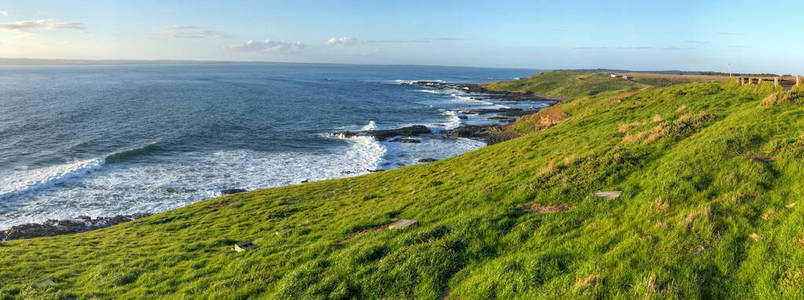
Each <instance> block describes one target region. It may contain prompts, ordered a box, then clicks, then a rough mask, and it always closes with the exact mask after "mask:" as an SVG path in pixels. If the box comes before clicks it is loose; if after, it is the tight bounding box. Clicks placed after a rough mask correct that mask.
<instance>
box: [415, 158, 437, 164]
mask: <svg viewBox="0 0 804 300" xmlns="http://www.w3.org/2000/svg"><path fill="white" fill-rule="evenodd" d="M434 161H438V160H437V159H435V158H422V159H420V160H419V162H420V163H428V162H434Z"/></svg>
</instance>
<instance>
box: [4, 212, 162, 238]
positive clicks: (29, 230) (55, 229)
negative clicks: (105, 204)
mask: <svg viewBox="0 0 804 300" xmlns="http://www.w3.org/2000/svg"><path fill="white" fill-rule="evenodd" d="M149 215H150V214H146V213H136V214H133V215H117V216H114V217H98V218H95V219H92V218H90V217H87V216H80V217H78V218H76V219H73V220H47V221H45V222H44V223H42V224H38V223H30V224H22V225H17V226H13V227H11V228H9V229H7V230H4V231H0V240H19V239H29V238H35V237H43V236H54V235H62V234H72V233H79V232H85V231H90V230H95V229H101V228H105V227H109V226H112V225H116V224H120V223H124V222H128V221H132V220H136V219H139V218H144V217H147V216H149Z"/></svg>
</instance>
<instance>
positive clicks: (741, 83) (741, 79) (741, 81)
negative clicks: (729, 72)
mask: <svg viewBox="0 0 804 300" xmlns="http://www.w3.org/2000/svg"><path fill="white" fill-rule="evenodd" d="M740 85H743V78H742V77H740Z"/></svg>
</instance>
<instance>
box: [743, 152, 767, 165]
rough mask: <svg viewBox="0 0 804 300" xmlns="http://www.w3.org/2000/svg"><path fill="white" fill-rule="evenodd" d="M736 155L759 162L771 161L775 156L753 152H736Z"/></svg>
mask: <svg viewBox="0 0 804 300" xmlns="http://www.w3.org/2000/svg"><path fill="white" fill-rule="evenodd" d="M737 156H742V157H747V158H750V159H752V160H754V161H756V162H761V163H771V162H775V161H776V158H775V157H773V156H767V155H761V154H757V153H753V152H746V153H737Z"/></svg>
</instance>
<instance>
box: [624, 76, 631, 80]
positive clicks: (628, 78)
mask: <svg viewBox="0 0 804 300" xmlns="http://www.w3.org/2000/svg"><path fill="white" fill-rule="evenodd" d="M623 79H625V80H631V76H628V75H623Z"/></svg>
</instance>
